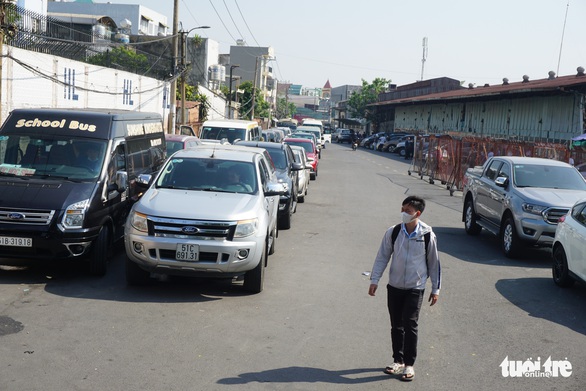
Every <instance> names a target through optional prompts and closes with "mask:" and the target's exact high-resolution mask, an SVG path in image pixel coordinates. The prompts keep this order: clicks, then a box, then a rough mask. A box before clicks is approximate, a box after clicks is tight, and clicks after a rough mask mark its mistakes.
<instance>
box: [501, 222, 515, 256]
mask: <svg viewBox="0 0 586 391" xmlns="http://www.w3.org/2000/svg"><path fill="white" fill-rule="evenodd" d="M512 245H513V227H512V226H511V225H510V224H507V225H506V226H505V230H504V231H503V246H504V248H505V251H507V252H509V251H511V246H512Z"/></svg>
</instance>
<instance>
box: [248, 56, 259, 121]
mask: <svg viewBox="0 0 586 391" xmlns="http://www.w3.org/2000/svg"><path fill="white" fill-rule="evenodd" d="M257 72H258V57H256V65H255V66H254V87H253V88H252V109H251V112H250V119H251V120H252V121H254V104H255V102H256V79H257Z"/></svg>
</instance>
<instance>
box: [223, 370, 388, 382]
mask: <svg viewBox="0 0 586 391" xmlns="http://www.w3.org/2000/svg"><path fill="white" fill-rule="evenodd" d="M364 374H369V375H368V376H366V377H361V376H363V375H364ZM387 379H392V377H391V376H389V375H387V374H384V373H382V369H381V368H356V369H344V370H340V371H332V370H327V369H321V368H311V367H295V366H293V367H287V368H277V369H269V370H266V371H261V372H248V373H241V374H240V375H238V376H237V377H228V378H224V379H220V380H218V384H226V385H238V384H248V383H254V382H257V383H330V384H364V383H371V382H378V381H383V380H387Z"/></svg>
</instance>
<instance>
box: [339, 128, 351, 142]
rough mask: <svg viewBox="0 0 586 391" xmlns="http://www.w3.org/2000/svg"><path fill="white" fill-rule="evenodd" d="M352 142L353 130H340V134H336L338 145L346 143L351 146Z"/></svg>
mask: <svg viewBox="0 0 586 391" xmlns="http://www.w3.org/2000/svg"><path fill="white" fill-rule="evenodd" d="M352 140H354V130H352V129H341V132H340V133H338V144H339V143H348V144H351V143H352Z"/></svg>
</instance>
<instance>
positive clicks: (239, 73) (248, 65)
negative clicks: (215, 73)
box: [230, 45, 277, 108]
mask: <svg viewBox="0 0 586 391" xmlns="http://www.w3.org/2000/svg"><path fill="white" fill-rule="evenodd" d="M274 59H275V51H274V50H273V48H272V47H270V46H269V47H258V46H244V45H236V46H230V64H231V65H238V68H234V69H233V77H235V78H239V79H240V83H242V82H244V81H251V82H252V83H253V84H256V88H257V89H258V90H260V91H262V94H263V97H264V99H265V101H267V102H269V104H270V105H271V107H272V108H274V107H275V104H276V97H277V80H276V79H275V78H274V76H273V68H272V67H271V66H270V62H271V61H272V60H274ZM255 78H256V83H255Z"/></svg>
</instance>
